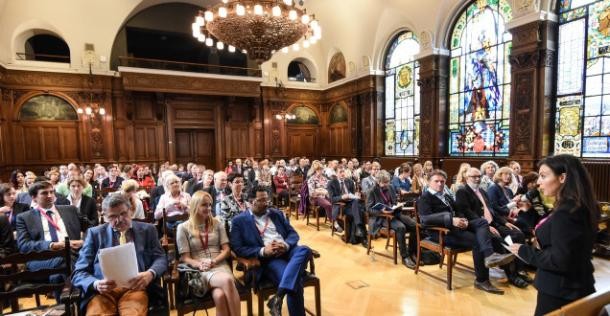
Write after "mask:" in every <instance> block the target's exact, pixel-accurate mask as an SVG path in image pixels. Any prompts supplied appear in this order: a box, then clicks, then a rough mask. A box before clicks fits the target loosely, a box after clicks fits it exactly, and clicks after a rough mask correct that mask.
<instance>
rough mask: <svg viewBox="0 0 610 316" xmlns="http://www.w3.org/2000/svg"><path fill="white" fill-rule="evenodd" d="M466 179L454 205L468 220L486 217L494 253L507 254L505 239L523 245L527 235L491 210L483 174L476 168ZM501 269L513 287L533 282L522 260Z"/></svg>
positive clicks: (457, 193)
mask: <svg viewBox="0 0 610 316" xmlns="http://www.w3.org/2000/svg"><path fill="white" fill-rule="evenodd" d="M465 178H466V185H464V186H462V187H461V188H460V189H459V190H458V191H457V192H456V194H455V195H456V200H455V206H456V207H457V208H458V209H459V210H461V211H462V212H463V213H464V215H465V216H466V219H467V220H469V221H472V220H474V219H478V218H483V219H485V220H486V221H487V224H488V225H489V232H490V234H491V238H492V244H493V247H494V250H495V251H496V252H498V253H508V251H507V250H506V249H505V248H504V247H503V246H502V242H503V240H504V238H506V236H510V237H511V240H512V241H513V242H515V243H520V244H522V243H524V242H525V235H524V234H523V232H522V231H521V230H520V229H519V228H518V227H517V226H515V225H513V224H512V223H510V222H509V221H507V220H506V219H505V218H504V217H502V216H497V215H495V216H494V213H493V211H492V210H491V208H490V207H489V200H488V199H487V194H486V193H485V191H483V190H482V189H480V188H479V184H480V182H481V171H479V169H477V168H469V169H468V170H467V172H466V177H465ZM502 268H503V269H504V271H505V272H506V275H507V276H508V279H509V281H510V282H511V284H513V285H515V286H517V287H519V288H525V287H527V285H528V284H529V283H530V282H532V279H530V278H529V276H527V273H526V272H525V271H524V264H523V262H521V260H513V261H512V262H510V263H509V264H507V265H504V266H502Z"/></svg>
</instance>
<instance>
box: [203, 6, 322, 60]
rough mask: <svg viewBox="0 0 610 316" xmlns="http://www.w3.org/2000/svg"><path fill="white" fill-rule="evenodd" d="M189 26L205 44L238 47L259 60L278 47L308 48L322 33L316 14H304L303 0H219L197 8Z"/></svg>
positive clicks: (269, 56)
mask: <svg viewBox="0 0 610 316" xmlns="http://www.w3.org/2000/svg"><path fill="white" fill-rule="evenodd" d="M192 27H193V36H194V37H195V38H197V40H199V41H200V42H205V44H206V45H207V46H214V44H216V48H218V49H221V50H222V49H224V47H225V44H226V45H228V50H229V52H234V51H235V49H236V48H238V49H241V50H242V52H243V53H246V54H248V55H249V56H250V58H252V59H254V60H256V62H257V63H258V64H261V63H263V62H264V61H267V60H269V59H270V58H271V55H273V54H274V53H275V52H277V51H280V50H282V51H283V52H285V53H287V52H288V50H289V47H292V49H293V50H295V51H297V50H299V49H300V48H301V47H303V48H307V47H309V46H310V45H312V44H315V43H316V42H317V41H318V40H319V39H320V38H321V37H322V28H321V27H320V25H319V23H318V21H317V20H316V19H315V15H309V14H307V12H306V9H305V8H304V7H303V1H302V0H301V1H300V3H299V4H298V5H297V4H296V3H294V2H293V0H222V3H218V4H217V5H215V6H214V7H212V8H211V9H208V10H206V11H205V12H202V11H200V12H199V15H197V16H196V17H195V22H193V24H192ZM299 41H301V42H300V43H299Z"/></svg>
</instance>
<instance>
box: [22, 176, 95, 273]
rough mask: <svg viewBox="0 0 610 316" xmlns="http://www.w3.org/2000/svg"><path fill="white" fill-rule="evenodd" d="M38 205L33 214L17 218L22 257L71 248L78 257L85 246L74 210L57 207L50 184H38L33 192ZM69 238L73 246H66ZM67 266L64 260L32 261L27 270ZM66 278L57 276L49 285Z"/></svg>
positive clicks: (33, 188) (28, 213)
mask: <svg viewBox="0 0 610 316" xmlns="http://www.w3.org/2000/svg"><path fill="white" fill-rule="evenodd" d="M29 193H30V195H31V196H32V201H33V202H34V203H35V204H34V206H32V208H31V209H30V210H29V211H26V212H23V213H21V214H19V215H17V224H16V228H17V247H18V248H19V251H20V252H21V253H28V252H32V251H43V250H49V249H52V250H60V249H64V248H65V247H70V248H72V249H73V250H75V253H76V252H77V251H78V249H80V248H81V247H82V245H83V241H82V240H81V228H80V220H79V219H78V211H77V209H76V207H74V206H69V205H67V206H55V189H54V188H53V185H52V184H51V183H50V182H47V181H42V182H36V183H34V184H33V185H32V186H30V188H29ZM66 236H67V237H68V238H69V239H70V244H69V245H67V244H65V242H64V240H65V238H66ZM63 264H64V260H63V258H54V259H51V260H44V261H31V262H29V263H28V265H27V268H28V269H29V270H31V271H36V270H40V269H46V268H56V267H60V266H61V265H63ZM65 278H66V276H64V275H53V276H51V277H50V279H49V282H51V283H61V282H64V280H65Z"/></svg>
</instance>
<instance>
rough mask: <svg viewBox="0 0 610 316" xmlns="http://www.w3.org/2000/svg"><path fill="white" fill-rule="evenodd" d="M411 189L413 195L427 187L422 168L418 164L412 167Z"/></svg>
mask: <svg viewBox="0 0 610 316" xmlns="http://www.w3.org/2000/svg"><path fill="white" fill-rule="evenodd" d="M411 183H412V184H413V187H412V188H411V191H413V192H415V193H422V192H423V191H424V188H425V187H426V185H427V181H426V177H425V175H424V167H423V166H422V165H421V164H420V163H416V164H414V165H413V177H412V179H411Z"/></svg>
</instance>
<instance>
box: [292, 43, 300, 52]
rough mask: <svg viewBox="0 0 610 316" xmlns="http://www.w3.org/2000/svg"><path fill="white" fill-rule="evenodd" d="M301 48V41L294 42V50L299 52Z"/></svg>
mask: <svg viewBox="0 0 610 316" xmlns="http://www.w3.org/2000/svg"><path fill="white" fill-rule="evenodd" d="M300 48H301V47H300V46H299V43H294V44H292V50H293V51H295V52H298V51H299V49H300Z"/></svg>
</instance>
